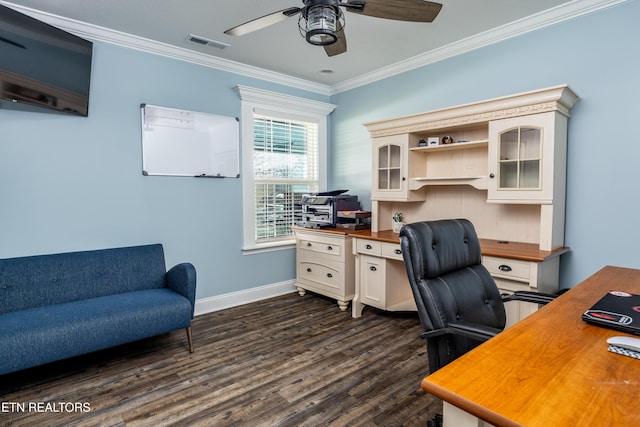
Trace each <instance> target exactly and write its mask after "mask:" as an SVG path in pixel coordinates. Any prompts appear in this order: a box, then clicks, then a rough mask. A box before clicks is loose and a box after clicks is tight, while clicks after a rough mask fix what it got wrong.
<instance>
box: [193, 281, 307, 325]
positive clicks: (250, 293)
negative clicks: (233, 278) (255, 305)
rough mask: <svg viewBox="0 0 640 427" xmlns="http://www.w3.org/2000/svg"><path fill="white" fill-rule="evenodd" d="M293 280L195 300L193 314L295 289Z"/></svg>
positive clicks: (275, 295) (234, 305) (269, 296)
mask: <svg viewBox="0 0 640 427" xmlns="http://www.w3.org/2000/svg"><path fill="white" fill-rule="evenodd" d="M295 283H296V281H295V280H287V281H285V282H280V283H274V284H272V285H265V286H259V287H257V288H251V289H246V290H243V291H238V292H231V293H229V294H224V295H216V296H215V297H210V298H202V299H198V300H196V307H195V315H196V316H199V315H201V314H206V313H211V312H213V311H218V310H223V309H225V308H231V307H236V306H238V305H242V304H248V303H250V302H255V301H260V300H263V299H267V298H273V297H277V296H280V295H284V294H288V293H291V292H295V291H296V286H295Z"/></svg>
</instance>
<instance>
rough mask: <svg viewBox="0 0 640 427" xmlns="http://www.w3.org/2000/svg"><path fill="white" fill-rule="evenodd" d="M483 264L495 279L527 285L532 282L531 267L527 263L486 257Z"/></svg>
mask: <svg viewBox="0 0 640 427" xmlns="http://www.w3.org/2000/svg"><path fill="white" fill-rule="evenodd" d="M482 264H483V265H484V266H485V267H486V268H487V270H489V273H491V275H492V276H494V277H502V278H505V279H510V280H517V281H519V282H526V283H529V281H530V273H529V269H530V266H529V262H527V261H518V260H514V259H507V258H496V257H491V256H485V257H483V258H482Z"/></svg>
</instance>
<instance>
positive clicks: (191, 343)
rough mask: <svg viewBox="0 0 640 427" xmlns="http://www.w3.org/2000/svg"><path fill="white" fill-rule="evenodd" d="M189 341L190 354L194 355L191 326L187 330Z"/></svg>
mask: <svg viewBox="0 0 640 427" xmlns="http://www.w3.org/2000/svg"><path fill="white" fill-rule="evenodd" d="M187 340H189V353H193V335H192V334H191V326H189V327H188V328H187Z"/></svg>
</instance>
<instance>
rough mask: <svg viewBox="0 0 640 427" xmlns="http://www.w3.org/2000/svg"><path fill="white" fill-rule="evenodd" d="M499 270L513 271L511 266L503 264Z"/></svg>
mask: <svg viewBox="0 0 640 427" xmlns="http://www.w3.org/2000/svg"><path fill="white" fill-rule="evenodd" d="M498 270H500V271H511V267H509V266H508V265H506V264H502V265H500V266H499V267H498Z"/></svg>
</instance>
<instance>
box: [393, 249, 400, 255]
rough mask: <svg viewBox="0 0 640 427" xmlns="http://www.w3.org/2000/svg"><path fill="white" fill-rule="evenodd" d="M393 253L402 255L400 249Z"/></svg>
mask: <svg viewBox="0 0 640 427" xmlns="http://www.w3.org/2000/svg"><path fill="white" fill-rule="evenodd" d="M393 253H394V254H396V255H402V251H401V250H400V249H396V250H395V251H393Z"/></svg>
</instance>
